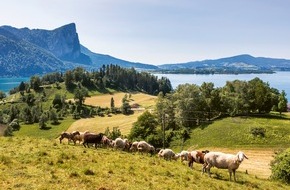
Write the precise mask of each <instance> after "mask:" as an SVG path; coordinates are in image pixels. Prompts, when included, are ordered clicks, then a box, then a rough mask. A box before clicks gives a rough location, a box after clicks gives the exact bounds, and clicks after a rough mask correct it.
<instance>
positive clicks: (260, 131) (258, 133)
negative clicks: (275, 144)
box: [251, 127, 266, 137]
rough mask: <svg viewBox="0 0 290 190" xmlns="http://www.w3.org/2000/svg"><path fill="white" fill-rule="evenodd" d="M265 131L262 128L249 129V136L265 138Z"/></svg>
mask: <svg viewBox="0 0 290 190" xmlns="http://www.w3.org/2000/svg"><path fill="white" fill-rule="evenodd" d="M265 133H266V129H265V128H263V127H254V128H252V129H251V134H252V135H254V136H255V137H258V136H260V137H265Z"/></svg>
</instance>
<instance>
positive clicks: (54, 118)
mask: <svg viewBox="0 0 290 190" xmlns="http://www.w3.org/2000/svg"><path fill="white" fill-rule="evenodd" d="M49 119H50V121H52V124H54V125H55V124H58V117H57V114H56V110H55V109H54V108H52V109H50V111H49Z"/></svg>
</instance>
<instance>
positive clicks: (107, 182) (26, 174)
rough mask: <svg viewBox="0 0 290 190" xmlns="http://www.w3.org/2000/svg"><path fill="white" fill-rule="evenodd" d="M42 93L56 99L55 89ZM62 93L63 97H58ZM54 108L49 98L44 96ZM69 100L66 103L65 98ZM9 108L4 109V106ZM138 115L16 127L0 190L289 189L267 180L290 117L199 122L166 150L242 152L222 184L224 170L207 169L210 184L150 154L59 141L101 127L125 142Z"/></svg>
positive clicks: (2, 155) (149, 105)
mask: <svg viewBox="0 0 290 190" xmlns="http://www.w3.org/2000/svg"><path fill="white" fill-rule="evenodd" d="M51 90H52V91H51V92H50V91H49V92H47V93H49V94H53V93H55V92H54V90H56V89H51ZM57 92H58V93H60V94H65V92H64V91H62V90H57ZM91 95H92V96H91V97H90V98H86V101H85V104H87V105H94V106H96V105H98V106H101V107H110V100H111V97H113V98H114V100H115V106H116V107H119V106H120V105H121V100H122V98H123V97H124V95H125V93H122V92H113V91H112V92H110V94H109V95H101V94H96V93H93V92H91ZM49 97H50V99H49V101H48V103H47V104H49V102H50V101H52V96H49ZM67 97H68V98H72V96H71V95H70V94H68V95H67ZM156 98H157V97H154V96H149V95H146V94H142V93H137V94H135V93H133V94H132V96H131V98H130V102H129V103H130V104H131V105H132V104H134V103H136V104H139V105H140V106H141V107H142V108H145V109H149V110H150V109H154V104H155V100H156ZM5 106H7V105H5ZM142 113H143V111H136V112H135V113H134V114H132V115H122V114H118V115H114V114H111V115H109V116H108V115H105V116H104V117H98V116H95V117H92V118H83V119H78V120H74V119H73V118H71V117H68V118H66V119H65V120H59V122H60V123H59V124H58V125H51V124H48V129H47V130H40V129H39V126H38V124H33V125H25V124H21V129H20V131H17V132H14V136H13V137H0V144H1V145H0V185H1V186H0V187H1V188H0V189H103V190H105V189H106V190H108V189H112V190H113V189H124V190H125V189H126V190H127V189H134V190H135V189H140V190H141V189H150V190H151V189H162V190H163V189H170V190H172V189H263V190H264V189H269V190H272V189H289V188H290V187H289V186H287V185H284V184H281V183H279V182H274V181H271V180H269V176H270V175H271V170H270V165H269V164H270V162H271V160H273V156H274V154H275V152H276V151H279V150H281V149H285V148H288V147H289V146H290V127H289V126H290V116H289V115H283V117H280V116H279V115H273V116H272V117H268V118H261V117H260V118H259V117H228V118H222V119H219V120H216V121H214V122H212V123H204V124H202V125H201V126H199V127H197V128H196V129H193V130H192V131H191V134H190V138H189V139H188V140H186V141H185V142H181V141H179V140H175V141H174V142H172V144H171V147H170V148H172V149H173V150H174V151H175V152H180V151H181V150H193V149H197V150H203V149H208V150H210V151H222V152H227V153H232V154H236V153H237V152H238V151H240V150H241V151H243V152H244V153H245V154H246V155H247V156H248V157H249V159H248V160H244V161H243V163H242V164H241V166H240V168H239V169H238V170H237V174H236V176H237V182H236V183H235V182H230V181H228V179H229V175H228V172H227V170H220V169H216V168H213V169H212V170H211V171H212V173H213V174H212V178H209V177H208V176H207V175H201V165H198V164H194V169H193V170H191V169H189V168H188V167H187V165H186V163H181V162H180V161H165V160H163V159H159V158H158V157H157V156H156V155H153V156H149V155H140V154H134V153H128V152H121V151H116V150H112V149H106V148H98V149H95V148H84V147H83V146H82V145H79V144H77V145H72V144H67V142H64V143H63V144H60V143H59V141H58V137H59V134H60V133H61V132H62V131H74V130H79V131H85V130H89V131H92V132H104V131H105V129H106V128H107V127H109V128H110V130H112V128H113V127H119V129H120V130H121V133H122V134H123V135H127V134H128V133H129V132H130V129H131V127H132V124H133V123H134V122H135V121H137V118H138V117H139V116H140V115H141V114H142ZM255 127H260V128H264V129H265V136H264V137H260V136H257V137H255V136H253V135H252V134H251V129H252V128H255Z"/></svg>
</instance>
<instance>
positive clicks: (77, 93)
mask: <svg viewBox="0 0 290 190" xmlns="http://www.w3.org/2000/svg"><path fill="white" fill-rule="evenodd" d="M88 94H89V91H88V89H87V88H85V87H82V86H80V87H77V88H76V89H75V90H74V99H75V100H76V102H77V104H78V105H79V106H80V107H82V105H83V103H84V102H85V98H86V97H87V96H88Z"/></svg>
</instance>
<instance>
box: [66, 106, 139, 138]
mask: <svg viewBox="0 0 290 190" xmlns="http://www.w3.org/2000/svg"><path fill="white" fill-rule="evenodd" d="M141 114H142V112H137V113H134V114H132V115H121V114H119V115H112V116H111V117H108V116H105V117H94V118H88V119H79V120H77V121H75V122H74V123H73V124H72V125H71V126H70V127H69V129H68V130H67V131H69V132H71V131H76V130H77V131H86V130H88V131H92V132H97V133H99V132H102V133H103V132H105V130H106V128H107V127H109V129H110V131H112V129H113V127H119V129H120V131H121V133H122V135H127V134H129V132H130V129H131V127H132V124H133V123H134V122H135V121H137V118H138V117H139V116H140V115H141Z"/></svg>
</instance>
